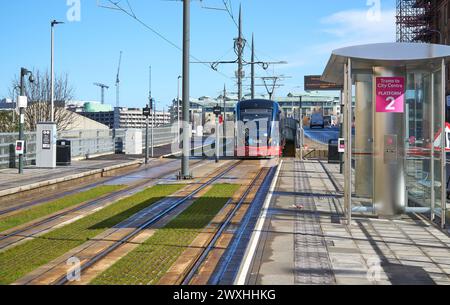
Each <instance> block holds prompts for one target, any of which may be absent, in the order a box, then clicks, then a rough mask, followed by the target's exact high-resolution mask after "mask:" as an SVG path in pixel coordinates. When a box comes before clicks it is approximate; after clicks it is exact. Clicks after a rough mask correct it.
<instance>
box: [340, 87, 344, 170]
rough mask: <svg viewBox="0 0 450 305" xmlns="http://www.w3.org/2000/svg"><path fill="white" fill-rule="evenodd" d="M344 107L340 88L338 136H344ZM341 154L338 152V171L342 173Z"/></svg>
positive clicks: (342, 162)
mask: <svg viewBox="0 0 450 305" xmlns="http://www.w3.org/2000/svg"><path fill="white" fill-rule="evenodd" d="M344 109H345V105H344V95H343V93H342V90H341V115H340V118H339V138H341V139H342V138H343V137H344V129H343V128H344V122H343V118H344ZM343 157H344V156H343V154H342V153H339V173H340V174H341V175H342V174H343V173H344V158H343Z"/></svg>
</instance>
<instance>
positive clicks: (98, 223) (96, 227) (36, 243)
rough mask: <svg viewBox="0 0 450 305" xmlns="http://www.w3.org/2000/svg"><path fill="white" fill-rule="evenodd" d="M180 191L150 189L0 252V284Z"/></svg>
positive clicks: (167, 187)
mask: <svg viewBox="0 0 450 305" xmlns="http://www.w3.org/2000/svg"><path fill="white" fill-rule="evenodd" d="M183 187H185V186H184V185H157V186H154V187H152V188H149V189H147V190H144V191H142V192H140V193H138V194H136V195H133V196H131V197H128V198H125V199H122V200H120V201H118V202H116V203H114V204H112V205H110V206H108V207H106V208H104V209H102V210H100V211H98V212H96V213H94V214H92V215H89V216H86V217H84V218H82V219H80V220H78V221H76V222H74V223H72V224H69V225H67V226H65V227H62V228H60V229H56V230H54V231H52V232H49V233H47V234H45V235H43V236H41V237H38V238H36V239H33V240H30V241H27V242H25V243H23V244H20V245H18V246H16V247H14V248H11V249H9V250H6V251H4V252H0V284H11V283H13V282H14V281H16V280H18V279H20V278H21V277H23V276H25V275H26V274H28V273H30V272H31V271H33V270H35V269H36V268H38V267H40V266H42V265H45V264H47V263H49V262H51V261H52V260H54V259H56V258H58V257H60V256H61V255H63V254H65V253H67V252H68V251H70V250H72V249H73V248H76V247H78V246H80V245H82V244H83V243H85V242H86V241H88V240H89V239H92V238H94V237H95V236H97V235H99V234H101V233H102V232H104V231H106V230H107V229H109V228H112V227H114V226H115V225H117V224H119V223H120V222H122V221H124V220H126V219H128V218H129V217H131V216H133V215H134V214H136V213H138V212H139V211H141V210H143V209H144V208H146V207H148V206H150V205H152V204H154V203H155V202H157V201H159V200H161V199H162V198H165V197H167V196H169V195H171V194H173V193H175V192H176V191H178V190H180V189H181V188H183Z"/></svg>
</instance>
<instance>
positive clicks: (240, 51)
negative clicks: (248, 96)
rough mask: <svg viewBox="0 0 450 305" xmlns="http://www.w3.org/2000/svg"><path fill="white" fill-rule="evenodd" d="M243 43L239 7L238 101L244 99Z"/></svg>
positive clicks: (240, 9) (240, 8) (240, 10)
mask: <svg viewBox="0 0 450 305" xmlns="http://www.w3.org/2000/svg"><path fill="white" fill-rule="evenodd" d="M242 44H243V41H242V7H239V36H238V41H237V47H238V76H237V79H238V100H239V101H240V100H241V99H242V67H243V63H242V51H243V48H242V47H243V45H242Z"/></svg>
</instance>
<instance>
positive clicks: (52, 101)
mask: <svg viewBox="0 0 450 305" xmlns="http://www.w3.org/2000/svg"><path fill="white" fill-rule="evenodd" d="M63 23H64V22H61V21H56V20H53V21H52V22H51V60H50V73H51V75H50V92H51V93H50V104H51V106H50V121H51V122H54V121H55V68H54V55H55V50H54V36H55V35H54V28H55V25H58V24H63Z"/></svg>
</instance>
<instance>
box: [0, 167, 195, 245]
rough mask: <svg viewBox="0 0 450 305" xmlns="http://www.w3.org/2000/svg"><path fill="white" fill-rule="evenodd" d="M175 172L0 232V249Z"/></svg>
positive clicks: (139, 182)
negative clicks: (56, 222)
mask: <svg viewBox="0 0 450 305" xmlns="http://www.w3.org/2000/svg"><path fill="white" fill-rule="evenodd" d="M174 162H177V161H174ZM200 163H202V161H198V162H194V163H193V165H194V166H195V165H198V164H200ZM164 166H167V164H163V165H161V166H159V167H164ZM177 173H178V170H169V171H165V172H163V173H161V174H160V175H158V177H155V178H152V179H150V180H151V181H149V179H142V180H140V181H138V182H137V183H134V184H132V185H130V186H129V187H126V188H124V189H121V190H118V191H116V192H113V193H110V194H108V195H105V196H103V197H101V198H96V199H94V200H91V201H89V202H86V203H83V204H81V205H78V206H76V207H74V208H70V209H68V210H64V211H62V212H59V213H56V214H53V215H50V216H49V217H46V218H45V219H42V220H38V221H37V222H32V223H31V224H29V225H25V226H23V227H21V228H19V229H17V230H14V231H11V232H8V231H6V232H7V233H6V234H0V251H1V250H3V249H5V248H8V247H10V246H12V245H14V244H17V243H19V242H21V241H23V240H25V239H27V238H30V237H32V236H38V235H39V234H41V233H44V232H48V231H49V229H51V228H48V227H44V226H45V225H46V224H51V223H52V222H53V221H57V220H58V219H61V218H63V217H65V216H68V215H70V214H74V213H76V212H80V211H82V210H85V209H89V208H91V207H94V206H96V205H101V204H102V203H103V202H113V201H117V200H119V199H120V198H122V197H126V196H129V195H131V194H133V193H135V192H138V191H139V190H141V189H142V188H146V187H150V186H153V185H154V184H155V183H156V182H157V181H158V180H161V179H164V178H165V177H167V176H171V175H174V174H177ZM125 176H126V175H125ZM115 178H116V179H117V177H115ZM39 227H42V228H40V229H39ZM34 229H37V230H36V231H33V230H34ZM28 231H33V234H24V233H25V232H28ZM12 238H16V240H13V241H11V242H10V243H7V242H6V243H5V242H4V241H5V240H8V239H12Z"/></svg>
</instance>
